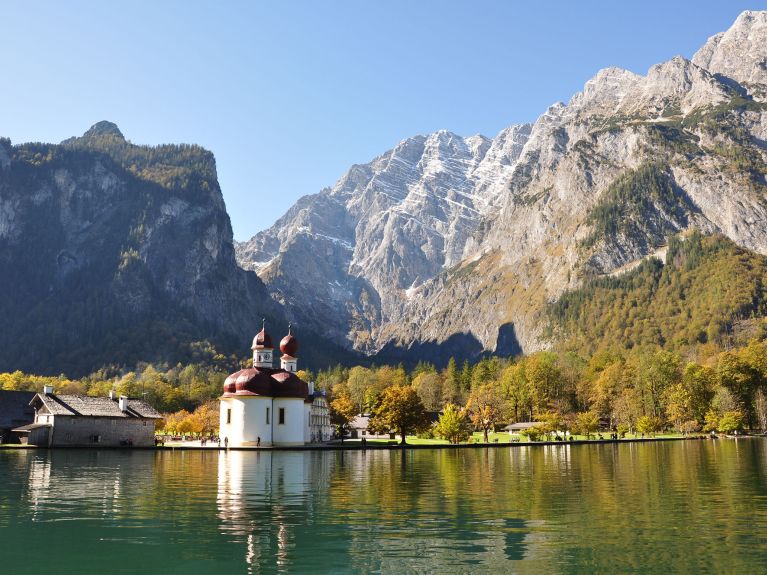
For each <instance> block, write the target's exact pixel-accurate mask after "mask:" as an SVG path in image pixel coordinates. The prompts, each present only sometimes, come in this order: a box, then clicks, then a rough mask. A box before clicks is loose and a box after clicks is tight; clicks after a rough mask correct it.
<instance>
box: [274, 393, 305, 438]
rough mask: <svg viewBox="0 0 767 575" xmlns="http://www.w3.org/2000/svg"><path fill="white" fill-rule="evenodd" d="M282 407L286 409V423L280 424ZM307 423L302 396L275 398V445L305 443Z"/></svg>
mask: <svg viewBox="0 0 767 575" xmlns="http://www.w3.org/2000/svg"><path fill="white" fill-rule="evenodd" d="M280 408H284V409H285V423H283V424H280V420H279V413H280ZM306 425H307V421H306V413H305V408H304V400H303V399H302V398H300V397H298V398H297V397H276V398H274V425H273V433H274V436H273V440H274V445H303V444H304V428H305V427H306Z"/></svg>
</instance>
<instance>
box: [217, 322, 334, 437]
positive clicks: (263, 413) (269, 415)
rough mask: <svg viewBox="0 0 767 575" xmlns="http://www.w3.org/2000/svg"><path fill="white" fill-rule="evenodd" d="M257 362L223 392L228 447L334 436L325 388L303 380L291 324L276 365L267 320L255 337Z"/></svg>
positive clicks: (222, 419) (223, 426)
mask: <svg viewBox="0 0 767 575" xmlns="http://www.w3.org/2000/svg"><path fill="white" fill-rule="evenodd" d="M251 349H252V350H253V367H249V368H247V369H243V370H240V371H238V372H236V373H233V374H231V375H230V376H229V377H227V378H226V380H225V381H224V394H223V395H222V396H221V414H220V426H219V435H220V437H221V440H222V441H225V443H226V444H227V445H228V446H229V447H257V446H261V447H270V446H274V447H279V446H289V445H304V444H306V443H312V442H324V441H327V440H329V439H331V437H332V431H333V428H332V426H331V424H330V416H329V414H328V408H327V403H326V401H325V397H324V394H322V393H315V392H314V386H313V384H310V383H307V382H305V381H304V380H302V379H301V378H300V377H298V375H296V372H297V371H298V359H297V357H296V356H297V354H298V340H297V339H296V338H295V336H294V335H293V334H292V333H291V329H290V327H288V334H287V335H286V336H285V337H284V338H282V341H280V348H279V349H280V352H281V353H282V355H281V357H280V367H279V369H275V368H274V365H273V363H274V359H273V352H274V347H273V345H272V338H271V336H270V335H269V334H268V333H267V332H266V324H265V323H264V326H263V327H262V329H261V331H260V332H259V333H258V334H256V337H254V338H253V345H252V347H251Z"/></svg>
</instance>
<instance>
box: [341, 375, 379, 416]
mask: <svg viewBox="0 0 767 575" xmlns="http://www.w3.org/2000/svg"><path fill="white" fill-rule="evenodd" d="M373 380H374V376H373V373H372V372H371V371H370V370H369V369H368V368H366V367H361V366H359V365H358V366H355V367H353V368H351V370H349V379H348V381H347V383H346V385H347V387H348V389H349V397H350V398H351V400H352V401H353V402H354V404H355V405H356V406H357V413H364V412H365V407H366V399H367V395H368V390H369V389H370V388H371V387H372V386H373Z"/></svg>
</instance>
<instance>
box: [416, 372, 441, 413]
mask: <svg viewBox="0 0 767 575" xmlns="http://www.w3.org/2000/svg"><path fill="white" fill-rule="evenodd" d="M413 388H414V389H415V390H416V392H417V393H418V397H420V398H421V401H422V402H423V404H424V407H425V408H426V409H427V410H429V411H439V410H440V409H441V407H442V398H443V395H444V394H443V392H442V379H441V378H440V377H439V375H437V373H435V372H433V371H425V372H421V373H419V374H418V375H417V376H415V379H413Z"/></svg>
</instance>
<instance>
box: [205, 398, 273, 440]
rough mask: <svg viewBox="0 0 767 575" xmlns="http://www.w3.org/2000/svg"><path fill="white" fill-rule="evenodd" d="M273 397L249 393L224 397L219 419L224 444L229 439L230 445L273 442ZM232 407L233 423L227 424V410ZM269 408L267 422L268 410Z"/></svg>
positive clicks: (220, 433) (220, 435)
mask: <svg viewBox="0 0 767 575" xmlns="http://www.w3.org/2000/svg"><path fill="white" fill-rule="evenodd" d="M272 407H273V406H272V398H271V397H260V396H253V395H247V396H242V397H222V398H221V415H220V420H219V432H218V434H219V437H221V443H222V445H223V444H224V443H225V442H224V439H225V438H226V439H228V440H229V442H228V445H229V446H230V447H243V446H248V445H257V444H258V439H259V438H261V445H262V446H268V445H271V444H272V418H273V417H274V413H273V412H274V410H273V408H272ZM229 409H231V423H228V424H227V410H229ZM267 409H269V421H268V422H267V418H266V410H267Z"/></svg>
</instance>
